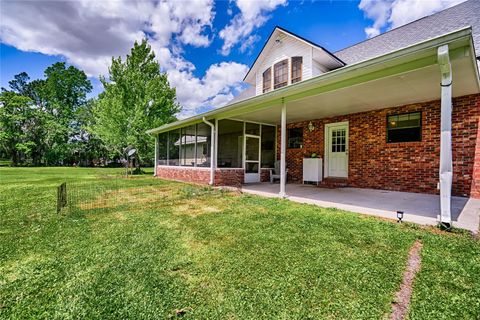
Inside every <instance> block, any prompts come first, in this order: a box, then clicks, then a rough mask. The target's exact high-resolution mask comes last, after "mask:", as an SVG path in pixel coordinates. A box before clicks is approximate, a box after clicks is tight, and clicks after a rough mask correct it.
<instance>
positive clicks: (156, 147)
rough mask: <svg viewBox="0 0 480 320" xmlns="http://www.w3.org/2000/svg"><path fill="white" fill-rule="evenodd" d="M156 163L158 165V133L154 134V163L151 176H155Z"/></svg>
mask: <svg viewBox="0 0 480 320" xmlns="http://www.w3.org/2000/svg"><path fill="white" fill-rule="evenodd" d="M157 165H158V133H157V134H156V135H155V163H154V165H153V176H154V177H156V176H157Z"/></svg>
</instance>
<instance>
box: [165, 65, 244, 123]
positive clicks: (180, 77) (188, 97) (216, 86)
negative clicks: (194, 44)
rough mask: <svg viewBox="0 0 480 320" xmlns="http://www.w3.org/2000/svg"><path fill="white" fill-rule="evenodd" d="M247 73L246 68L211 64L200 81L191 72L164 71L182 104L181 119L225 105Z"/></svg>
mask: <svg viewBox="0 0 480 320" xmlns="http://www.w3.org/2000/svg"><path fill="white" fill-rule="evenodd" d="M247 71H248V67H247V66H246V65H244V64H240V63H236V62H221V63H218V64H214V65H211V66H210V67H209V68H208V70H207V71H206V73H205V76H204V77H203V78H201V79H200V78H197V77H195V76H194V75H193V73H192V72H191V71H178V70H176V69H171V70H169V71H167V74H168V78H169V80H170V83H171V84H172V85H173V86H175V87H176V88H177V97H178V99H179V101H183V103H182V105H183V106H184V111H183V112H182V114H181V117H182V118H184V117H187V116H191V115H194V114H196V113H197V112H198V111H199V110H201V109H204V108H205V107H213V108H218V107H221V106H223V105H225V104H226V103H227V102H228V100H231V99H232V98H233V94H232V92H233V91H236V88H237V87H238V86H239V85H240V83H241V82H242V80H243V77H244V76H245V74H246V73H247ZM199 102H200V103H199Z"/></svg>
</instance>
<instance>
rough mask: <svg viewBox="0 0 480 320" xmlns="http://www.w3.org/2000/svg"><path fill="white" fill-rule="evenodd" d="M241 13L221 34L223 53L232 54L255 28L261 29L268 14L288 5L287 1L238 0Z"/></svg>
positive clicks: (237, 3)
mask: <svg viewBox="0 0 480 320" xmlns="http://www.w3.org/2000/svg"><path fill="white" fill-rule="evenodd" d="M235 3H236V5H237V7H238V9H240V13H238V14H237V15H235V16H234V17H233V19H232V21H231V22H230V24H229V25H227V26H226V27H225V28H224V29H222V30H221V31H220V33H219V36H220V38H221V39H222V40H223V41H224V43H223V46H222V50H221V53H222V54H223V55H228V54H230V50H232V48H233V47H234V46H235V45H236V44H237V43H239V42H240V41H242V40H245V39H246V38H247V37H248V36H249V35H250V34H251V33H252V31H253V30H254V29H255V28H259V27H261V26H262V25H263V24H264V23H265V22H266V21H267V20H268V16H267V14H268V13H269V12H271V11H273V10H275V9H276V8H277V7H278V6H279V5H286V3H287V0H262V1H252V0H236V1H235Z"/></svg>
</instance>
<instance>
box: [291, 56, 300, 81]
mask: <svg viewBox="0 0 480 320" xmlns="http://www.w3.org/2000/svg"><path fill="white" fill-rule="evenodd" d="M299 81H302V57H293V58H292V83H295V82H299Z"/></svg>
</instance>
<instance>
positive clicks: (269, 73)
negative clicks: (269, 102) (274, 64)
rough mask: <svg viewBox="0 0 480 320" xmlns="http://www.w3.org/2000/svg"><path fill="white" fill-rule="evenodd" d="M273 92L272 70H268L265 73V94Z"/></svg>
mask: <svg viewBox="0 0 480 320" xmlns="http://www.w3.org/2000/svg"><path fill="white" fill-rule="evenodd" d="M270 90H272V68H271V67H270V68H268V69H267V70H265V72H264V73H263V93H265V92H268V91H270Z"/></svg>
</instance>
